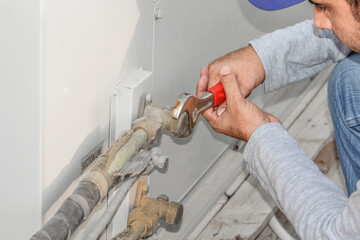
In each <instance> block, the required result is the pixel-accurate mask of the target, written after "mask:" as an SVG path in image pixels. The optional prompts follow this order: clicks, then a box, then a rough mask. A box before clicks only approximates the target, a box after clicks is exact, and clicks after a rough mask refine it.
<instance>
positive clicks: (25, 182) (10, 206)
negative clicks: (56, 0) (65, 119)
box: [0, 0, 42, 239]
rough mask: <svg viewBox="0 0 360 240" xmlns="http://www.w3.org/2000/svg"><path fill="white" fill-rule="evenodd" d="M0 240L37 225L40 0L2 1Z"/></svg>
mask: <svg viewBox="0 0 360 240" xmlns="http://www.w3.org/2000/svg"><path fill="white" fill-rule="evenodd" d="M0 29H1V37H0V111H1V113H0V116H1V118H0V151H1V157H0V165H1V167H0V186H1V192H2V193H1V200H0V203H1V204H0V213H1V215H0V224H1V227H0V229H1V233H0V236H1V237H0V238H1V239H28V238H29V237H30V236H31V235H32V233H33V231H34V229H38V228H39V227H40V226H41V215H42V212H41V190H42V187H41V148H42V142H41V139H42V135H41V124H42V121H41V108H42V106H41V103H42V96H41V84H42V82H41V74H42V73H41V3H40V1H38V0H33V1H28V0H16V1H14V0H1V1H0Z"/></svg>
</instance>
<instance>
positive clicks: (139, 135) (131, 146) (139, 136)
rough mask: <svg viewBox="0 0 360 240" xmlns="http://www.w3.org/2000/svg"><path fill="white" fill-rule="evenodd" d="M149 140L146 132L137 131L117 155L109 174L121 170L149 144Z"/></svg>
mask: <svg viewBox="0 0 360 240" xmlns="http://www.w3.org/2000/svg"><path fill="white" fill-rule="evenodd" d="M147 140H148V136H147V134H146V132H145V131H144V130H142V129H138V130H136V131H135V132H134V133H133V134H132V135H131V137H130V139H129V141H128V142H127V143H126V144H125V145H124V146H122V147H121V148H120V150H119V151H118V152H117V153H116V155H115V158H114V160H113V162H112V163H111V165H110V167H109V169H108V172H109V173H113V172H116V171H119V170H121V169H122V168H123V167H124V166H125V164H126V163H127V162H128V161H129V159H130V158H131V157H132V156H133V155H134V154H135V153H136V152H137V151H139V150H140V148H141V147H142V146H143V145H144V144H145V143H146V142H147Z"/></svg>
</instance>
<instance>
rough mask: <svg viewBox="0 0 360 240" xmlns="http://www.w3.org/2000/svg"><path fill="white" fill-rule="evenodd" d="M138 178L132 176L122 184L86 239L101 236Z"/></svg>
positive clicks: (92, 239) (91, 239)
mask: <svg viewBox="0 0 360 240" xmlns="http://www.w3.org/2000/svg"><path fill="white" fill-rule="evenodd" d="M136 179H137V177H133V178H130V179H128V180H127V181H126V182H124V183H123V184H122V185H121V186H120V188H119V189H118V190H117V193H116V194H115V196H114V198H113V199H112V200H111V203H110V204H109V206H108V207H107V209H106V211H105V212H104V214H103V215H102V216H101V218H100V221H99V222H98V223H97V224H96V226H95V228H94V229H93V230H92V231H91V232H90V233H89V235H88V236H87V237H86V239H88V240H96V239H98V238H99V237H100V235H101V233H102V232H103V231H104V229H105V228H106V226H107V225H108V224H109V222H110V221H111V219H112V218H113V217H114V215H115V213H116V211H117V210H118V208H119V207H120V204H121V203H122V201H123V200H124V198H125V197H126V194H127V193H128V191H129V190H130V188H131V186H132V185H133V184H134V183H135V181H136Z"/></svg>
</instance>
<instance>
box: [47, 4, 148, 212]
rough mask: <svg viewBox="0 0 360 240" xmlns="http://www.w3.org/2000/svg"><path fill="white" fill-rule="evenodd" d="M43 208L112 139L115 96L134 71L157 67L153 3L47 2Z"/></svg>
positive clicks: (48, 205)
mask: <svg viewBox="0 0 360 240" xmlns="http://www.w3.org/2000/svg"><path fill="white" fill-rule="evenodd" d="M43 14H44V16H43V18H44V24H43V30H44V52H43V56H44V90H43V94H44V149H43V154H44V162H43V172H44V203H43V211H46V210H47V209H48V208H49V207H50V205H51V204H52V203H53V202H54V201H55V200H56V199H57V198H58V197H59V196H60V194H61V193H62V192H63V191H64V190H65V189H66V188H67V186H68V185H69V184H70V183H71V182H72V180H74V179H75V178H76V177H78V176H79V175H80V172H81V171H80V161H81V158H82V157H84V156H85V155H86V154H87V153H88V152H90V151H91V149H92V148H94V147H96V146H97V145H98V144H99V143H100V142H102V141H104V143H105V145H107V144H108V143H107V140H108V135H109V117H110V116H109V114H110V113H109V109H110V97H111V94H112V91H113V89H114V87H115V85H116V84H117V83H118V82H119V81H120V80H121V79H123V76H124V75H126V74H127V72H128V71H130V70H131V69H136V68H143V69H144V70H151V60H152V59H151V54H152V32H153V2H152V1H132V0H125V1H118V0H105V1H103V0H101V1H100V0H78V1H72V0H64V1H55V0H49V1H44V10H43Z"/></svg>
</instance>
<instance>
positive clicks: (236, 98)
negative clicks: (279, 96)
mask: <svg viewBox="0 0 360 240" xmlns="http://www.w3.org/2000/svg"><path fill="white" fill-rule="evenodd" d="M219 78H220V81H221V83H222V84H223V86H224V91H225V94H226V101H225V105H223V106H221V107H219V108H218V109H217V110H215V109H213V108H209V109H208V110H206V111H205V112H204V113H203V116H204V117H205V118H206V120H207V121H208V122H209V123H210V125H211V126H212V128H213V129H214V130H215V131H216V132H220V133H223V134H226V135H229V136H232V137H235V138H239V139H242V140H245V141H248V140H249V138H250V136H251V134H252V133H253V132H254V131H255V130H256V128H258V127H259V126H261V125H262V124H265V123H269V122H278V123H280V121H279V120H278V119H277V118H276V117H274V116H273V115H271V114H269V113H266V112H264V111H262V110H261V109H260V108H258V107H257V106H256V105H255V104H253V103H252V102H250V101H248V100H246V99H245V97H244V96H245V94H244V93H243V92H242V91H241V90H240V89H241V88H240V86H239V82H238V81H237V79H236V74H235V72H234V71H233V70H232V68H231V67H229V66H223V67H222V68H221V69H220V70H219ZM207 86H208V69H207V68H202V69H201V78H200V80H199V83H198V86H197V90H196V95H197V96H198V97H199V96H201V95H202V94H203V93H205V92H206V89H207ZM225 106H226V107H225Z"/></svg>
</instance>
